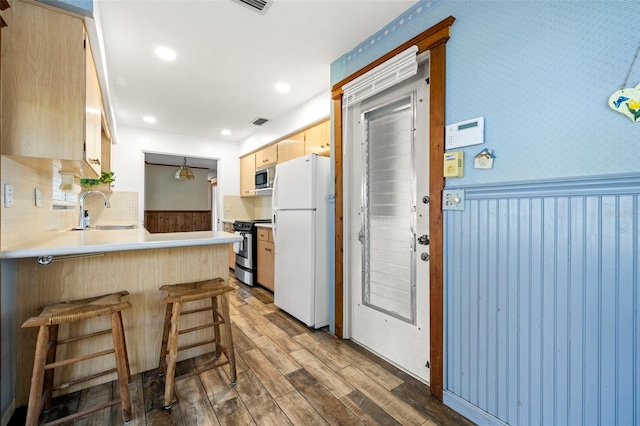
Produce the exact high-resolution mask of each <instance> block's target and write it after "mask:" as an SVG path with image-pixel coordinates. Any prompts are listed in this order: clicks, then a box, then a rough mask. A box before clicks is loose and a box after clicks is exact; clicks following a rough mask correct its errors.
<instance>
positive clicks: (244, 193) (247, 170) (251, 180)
mask: <svg viewBox="0 0 640 426" xmlns="http://www.w3.org/2000/svg"><path fill="white" fill-rule="evenodd" d="M240 196H241V197H255V196H256V154H250V155H247V156H244V157H240Z"/></svg>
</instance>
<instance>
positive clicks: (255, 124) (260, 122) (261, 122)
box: [251, 118, 269, 126]
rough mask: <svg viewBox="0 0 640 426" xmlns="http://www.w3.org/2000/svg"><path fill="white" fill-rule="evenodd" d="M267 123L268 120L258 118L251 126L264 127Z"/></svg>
mask: <svg viewBox="0 0 640 426" xmlns="http://www.w3.org/2000/svg"><path fill="white" fill-rule="evenodd" d="M267 121H269V120H267V119H266V118H256V119H255V120H253V121H252V122H251V124H253V125H254V126H262V125H263V124H264V123H266V122H267Z"/></svg>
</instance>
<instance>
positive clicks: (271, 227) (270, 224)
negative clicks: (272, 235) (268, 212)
mask: <svg viewBox="0 0 640 426" xmlns="http://www.w3.org/2000/svg"><path fill="white" fill-rule="evenodd" d="M256 228H269V229H273V224H272V223H256Z"/></svg>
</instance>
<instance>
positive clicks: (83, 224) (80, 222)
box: [74, 191, 111, 229]
mask: <svg viewBox="0 0 640 426" xmlns="http://www.w3.org/2000/svg"><path fill="white" fill-rule="evenodd" d="M90 194H100V195H102V198H104V206H105V207H106V208H109V207H111V205H110V204H109V200H108V199H107V196H106V195H104V193H103V192H100V191H87V192H85V193H83V194H82V195H81V196H80V219H79V220H78V226H77V227H76V228H74V229H87V224H86V222H85V220H84V199H85V198H87V196H88V195H90Z"/></svg>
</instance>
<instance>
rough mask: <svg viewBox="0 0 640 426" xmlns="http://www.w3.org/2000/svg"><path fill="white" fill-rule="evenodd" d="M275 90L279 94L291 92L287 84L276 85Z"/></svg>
mask: <svg viewBox="0 0 640 426" xmlns="http://www.w3.org/2000/svg"><path fill="white" fill-rule="evenodd" d="M276 90H277V91H278V92H280V93H288V92H289V91H290V90H291V86H289V85H288V84H287V83H278V84H276Z"/></svg>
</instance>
